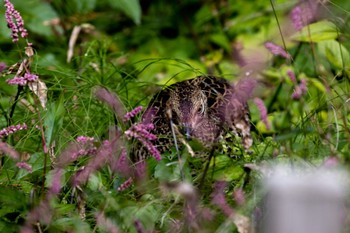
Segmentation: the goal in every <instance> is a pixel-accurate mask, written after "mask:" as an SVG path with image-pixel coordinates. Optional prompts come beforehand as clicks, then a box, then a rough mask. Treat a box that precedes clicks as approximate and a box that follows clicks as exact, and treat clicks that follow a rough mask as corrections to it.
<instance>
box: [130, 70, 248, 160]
mask: <svg viewBox="0 0 350 233" xmlns="http://www.w3.org/2000/svg"><path fill="white" fill-rule="evenodd" d="M142 122H143V123H144V124H150V123H152V124H153V125H154V128H153V129H152V130H151V133H153V134H155V135H157V139H156V140H155V141H153V144H154V145H155V147H156V148H157V149H158V150H159V151H160V153H163V152H165V151H167V150H169V149H170V148H171V147H172V146H173V145H174V143H175V140H176V138H180V139H183V140H182V142H184V141H185V140H190V139H195V140H197V141H199V142H200V143H201V144H203V146H204V147H206V148H210V147H212V146H213V145H215V143H217V141H218V140H219V139H220V138H222V137H223V136H224V134H225V133H227V132H232V133H233V134H235V135H238V136H240V137H241V138H242V144H243V147H244V148H245V149H248V148H249V147H250V146H251V145H252V139H251V135H250V118H249V109H248V105H247V103H246V100H244V98H243V100H242V98H239V96H237V90H235V87H234V86H233V85H231V84H230V83H229V82H228V81H227V80H225V79H223V78H217V77H213V76H199V77H196V78H194V79H191V80H186V81H182V82H178V83H175V84H173V85H170V86H169V87H166V88H165V89H163V90H161V91H160V92H158V93H157V94H156V95H155V96H154V97H153V99H152V100H151V102H150V104H149V105H148V107H147V109H146V111H145V113H144V114H143V116H142ZM180 141H181V140H180ZM134 153H136V157H138V159H144V158H146V157H148V155H147V150H142V149H141V150H137V151H135V152H134Z"/></svg>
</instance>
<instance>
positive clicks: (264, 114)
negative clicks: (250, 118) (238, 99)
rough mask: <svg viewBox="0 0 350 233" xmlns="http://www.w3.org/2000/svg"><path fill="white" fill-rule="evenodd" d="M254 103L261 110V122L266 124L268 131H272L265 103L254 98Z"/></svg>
mask: <svg viewBox="0 0 350 233" xmlns="http://www.w3.org/2000/svg"><path fill="white" fill-rule="evenodd" d="M254 103H255V105H256V106H257V107H258V109H259V112H260V120H261V121H262V122H264V124H265V126H266V129H270V124H269V122H268V120H267V109H266V107H265V104H264V101H263V100H262V99H260V98H254Z"/></svg>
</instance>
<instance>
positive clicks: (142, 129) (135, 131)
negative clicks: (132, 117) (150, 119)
mask: <svg viewBox="0 0 350 233" xmlns="http://www.w3.org/2000/svg"><path fill="white" fill-rule="evenodd" d="M153 128H154V125H153V124H151V123H150V124H144V123H137V124H134V125H132V126H131V127H130V128H129V129H128V130H127V131H125V135H126V137H127V138H128V139H130V138H132V137H133V138H136V139H137V140H139V141H140V142H141V143H142V144H143V145H144V146H145V147H146V148H147V150H148V151H149V152H150V153H151V154H152V155H153V157H154V158H155V159H156V160H158V161H159V160H161V155H160V152H159V151H158V149H157V148H156V147H155V146H154V145H153V144H152V142H151V141H152V140H156V139H157V136H156V135H154V134H152V133H150V132H149V130H152V129H153Z"/></svg>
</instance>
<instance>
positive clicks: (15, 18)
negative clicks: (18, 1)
mask: <svg viewBox="0 0 350 233" xmlns="http://www.w3.org/2000/svg"><path fill="white" fill-rule="evenodd" d="M5 8H6V13H5V18H6V22H7V26H8V27H9V28H10V29H11V37H12V41H13V42H14V43H16V42H17V41H18V37H19V35H18V33H20V36H21V37H22V38H25V37H27V36H28V32H27V30H26V29H25V28H24V21H23V19H22V16H21V15H20V13H19V12H18V11H17V10H15V8H14V6H13V4H12V3H11V2H10V0H5Z"/></svg>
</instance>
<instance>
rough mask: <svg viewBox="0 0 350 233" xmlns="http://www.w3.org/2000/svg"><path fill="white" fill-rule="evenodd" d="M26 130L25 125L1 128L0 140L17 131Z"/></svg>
mask: <svg viewBox="0 0 350 233" xmlns="http://www.w3.org/2000/svg"><path fill="white" fill-rule="evenodd" d="M26 129H27V125H26V124H25V123H24V124H18V125H10V126H9V127H6V128H3V129H2V130H0V138H3V137H6V136H8V135H10V134H13V133H15V132H17V131H20V130H26Z"/></svg>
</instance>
